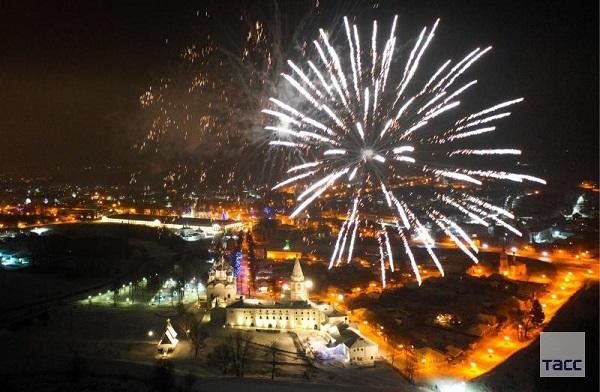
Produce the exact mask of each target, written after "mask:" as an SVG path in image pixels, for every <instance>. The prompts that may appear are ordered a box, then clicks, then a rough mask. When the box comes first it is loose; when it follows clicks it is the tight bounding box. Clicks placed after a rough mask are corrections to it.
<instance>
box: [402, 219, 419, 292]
mask: <svg viewBox="0 0 600 392" xmlns="http://www.w3.org/2000/svg"><path fill="white" fill-rule="evenodd" d="M399 233H400V238H401V239H402V244H404V251H405V252H406V255H407V256H408V259H409V260H410V266H411V267H412V270H413V273H414V274H415V278H416V279H417V283H418V284H419V286H420V285H421V283H423V282H422V280H421V273H420V272H419V267H418V266H417V262H416V261H415V256H414V255H413V253H412V251H411V250H410V245H409V244H408V240H407V239H406V236H405V235H404V231H403V230H400V232H399Z"/></svg>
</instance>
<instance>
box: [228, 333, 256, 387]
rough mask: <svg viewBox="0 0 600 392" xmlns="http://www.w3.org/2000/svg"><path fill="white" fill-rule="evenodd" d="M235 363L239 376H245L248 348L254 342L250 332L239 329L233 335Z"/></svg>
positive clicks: (236, 372)
mask: <svg viewBox="0 0 600 392" xmlns="http://www.w3.org/2000/svg"><path fill="white" fill-rule="evenodd" d="M232 339H233V344H232V346H233V363H234V367H235V374H236V376H238V377H244V370H245V368H246V360H247V358H248V350H249V348H250V345H251V344H252V334H250V333H249V332H242V331H237V332H236V333H235V334H234V335H233V336H232Z"/></svg>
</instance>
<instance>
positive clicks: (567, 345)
mask: <svg viewBox="0 0 600 392" xmlns="http://www.w3.org/2000/svg"><path fill="white" fill-rule="evenodd" d="M540 377H585V332H542V335H541V337H540Z"/></svg>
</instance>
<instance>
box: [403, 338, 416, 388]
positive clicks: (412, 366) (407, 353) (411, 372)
mask: <svg viewBox="0 0 600 392" xmlns="http://www.w3.org/2000/svg"><path fill="white" fill-rule="evenodd" d="M416 368H417V356H416V353H415V352H414V350H413V349H411V348H408V347H407V348H405V350H404V375H405V376H406V378H408V381H410V382H411V383H412V382H414V380H415V370H416Z"/></svg>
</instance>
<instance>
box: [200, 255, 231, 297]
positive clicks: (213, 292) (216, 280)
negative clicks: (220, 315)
mask: <svg viewBox="0 0 600 392" xmlns="http://www.w3.org/2000/svg"><path fill="white" fill-rule="evenodd" d="M236 296H237V282H236V279H235V275H234V273H233V267H232V266H231V265H229V264H228V263H226V262H225V258H224V257H223V256H221V258H220V259H219V261H217V262H216V263H215V265H214V266H213V267H212V268H211V269H210V271H209V272H208V279H207V281H206V300H207V301H208V305H209V307H210V308H214V307H225V306H227V304H230V303H232V302H234V301H235V300H236Z"/></svg>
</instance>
